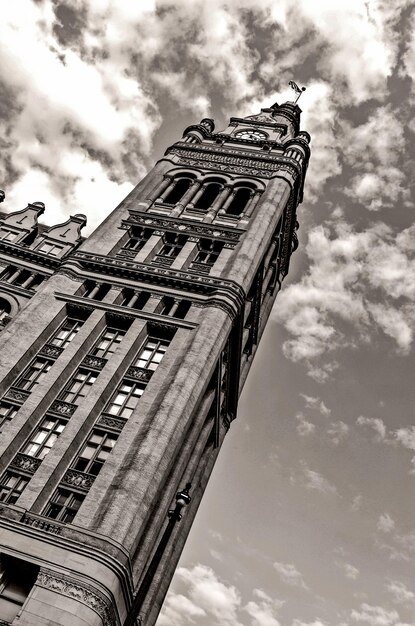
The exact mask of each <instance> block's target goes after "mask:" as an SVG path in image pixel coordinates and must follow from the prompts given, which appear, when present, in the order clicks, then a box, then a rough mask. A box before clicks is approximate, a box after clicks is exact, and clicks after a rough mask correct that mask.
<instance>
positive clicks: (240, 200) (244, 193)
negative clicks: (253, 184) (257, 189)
mask: <svg viewBox="0 0 415 626" xmlns="http://www.w3.org/2000/svg"><path fill="white" fill-rule="evenodd" d="M251 194H252V189H249V187H238V188H237V190H236V193H235V195H234V197H233V199H232V202H231V203H230V205H229V206H228V208H227V210H226V213H227V215H241V213H242V212H243V211H244V209H245V207H246V205H247V204H248V202H249V199H250V198H251Z"/></svg>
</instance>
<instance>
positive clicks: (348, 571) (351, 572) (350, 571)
mask: <svg viewBox="0 0 415 626" xmlns="http://www.w3.org/2000/svg"><path fill="white" fill-rule="evenodd" d="M343 568H344V574H345V576H346V578H351V579H352V580H356V578H357V577H358V576H359V573H360V572H359V570H358V568H357V567H354V565H351V564H350V563H343Z"/></svg>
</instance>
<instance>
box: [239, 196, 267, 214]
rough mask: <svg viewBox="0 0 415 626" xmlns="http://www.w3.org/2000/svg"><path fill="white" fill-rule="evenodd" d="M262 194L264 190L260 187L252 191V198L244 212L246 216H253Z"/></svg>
mask: <svg viewBox="0 0 415 626" xmlns="http://www.w3.org/2000/svg"><path fill="white" fill-rule="evenodd" d="M261 195H262V191H260V190H259V189H257V190H256V191H253V192H252V193H251V198H250V200H249V201H248V204H247V205H246V207H245V210H244V211H243V213H242V215H243V216H244V217H251V215H252V213H253V211H254V209H255V207H256V205H257V203H258V200H259V198H260V196H261Z"/></svg>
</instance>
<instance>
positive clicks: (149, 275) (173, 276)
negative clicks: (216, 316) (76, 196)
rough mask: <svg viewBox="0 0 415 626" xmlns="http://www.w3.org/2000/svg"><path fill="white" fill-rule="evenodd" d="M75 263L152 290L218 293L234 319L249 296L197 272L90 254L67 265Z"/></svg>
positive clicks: (228, 282)
mask: <svg viewBox="0 0 415 626" xmlns="http://www.w3.org/2000/svg"><path fill="white" fill-rule="evenodd" d="M71 261H72V262H76V263H77V264H79V266H80V268H82V271H85V270H86V271H90V272H92V273H94V274H95V273H98V274H101V275H102V274H104V275H109V276H111V275H112V276H116V277H125V276H126V277H128V278H130V279H133V280H136V281H142V282H144V283H150V284H151V285H152V286H155V285H157V284H159V285H160V286H166V287H168V288H170V287H174V288H175V289H182V290H184V291H185V292H186V297H187V298H188V297H189V296H190V293H189V292H195V293H201V294H203V295H205V296H206V295H208V296H209V295H213V293H215V296H216V298H217V299H219V298H220V297H221V296H223V298H224V302H223V306H226V307H227V312H228V314H230V315H231V316H232V317H234V316H235V315H236V314H237V313H238V311H239V310H240V308H241V306H242V304H243V301H244V298H245V293H244V291H243V289H242V287H241V286H240V285H238V283H237V282H235V281H233V280H229V279H224V278H218V277H215V276H209V275H198V274H196V273H195V272H188V271H186V270H176V269H172V268H167V267H157V266H154V265H148V264H144V263H137V262H134V263H133V262H131V261H124V260H121V259H118V258H112V257H106V256H103V255H98V254H92V253H88V252H74V253H73V255H72V256H71V257H69V259H68V261H67V262H68V263H70V262H71ZM155 279H156V280H155ZM104 280H105V279H104ZM144 288H145V287H144ZM221 292H222V293H221ZM99 305H100V303H99V302H96V301H94V307H95V308H100V307H99Z"/></svg>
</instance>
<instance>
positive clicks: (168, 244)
mask: <svg viewBox="0 0 415 626" xmlns="http://www.w3.org/2000/svg"><path fill="white" fill-rule="evenodd" d="M185 243H186V237H184V236H183V235H176V234H175V233H166V234H165V235H164V237H163V246H162V247H161V249H160V252H159V253H158V255H157V256H158V257H163V258H166V257H167V258H170V259H175V258H176V257H177V256H178V254H179V252H180V251H181V249H182V248H183V246H184V244H185Z"/></svg>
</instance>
